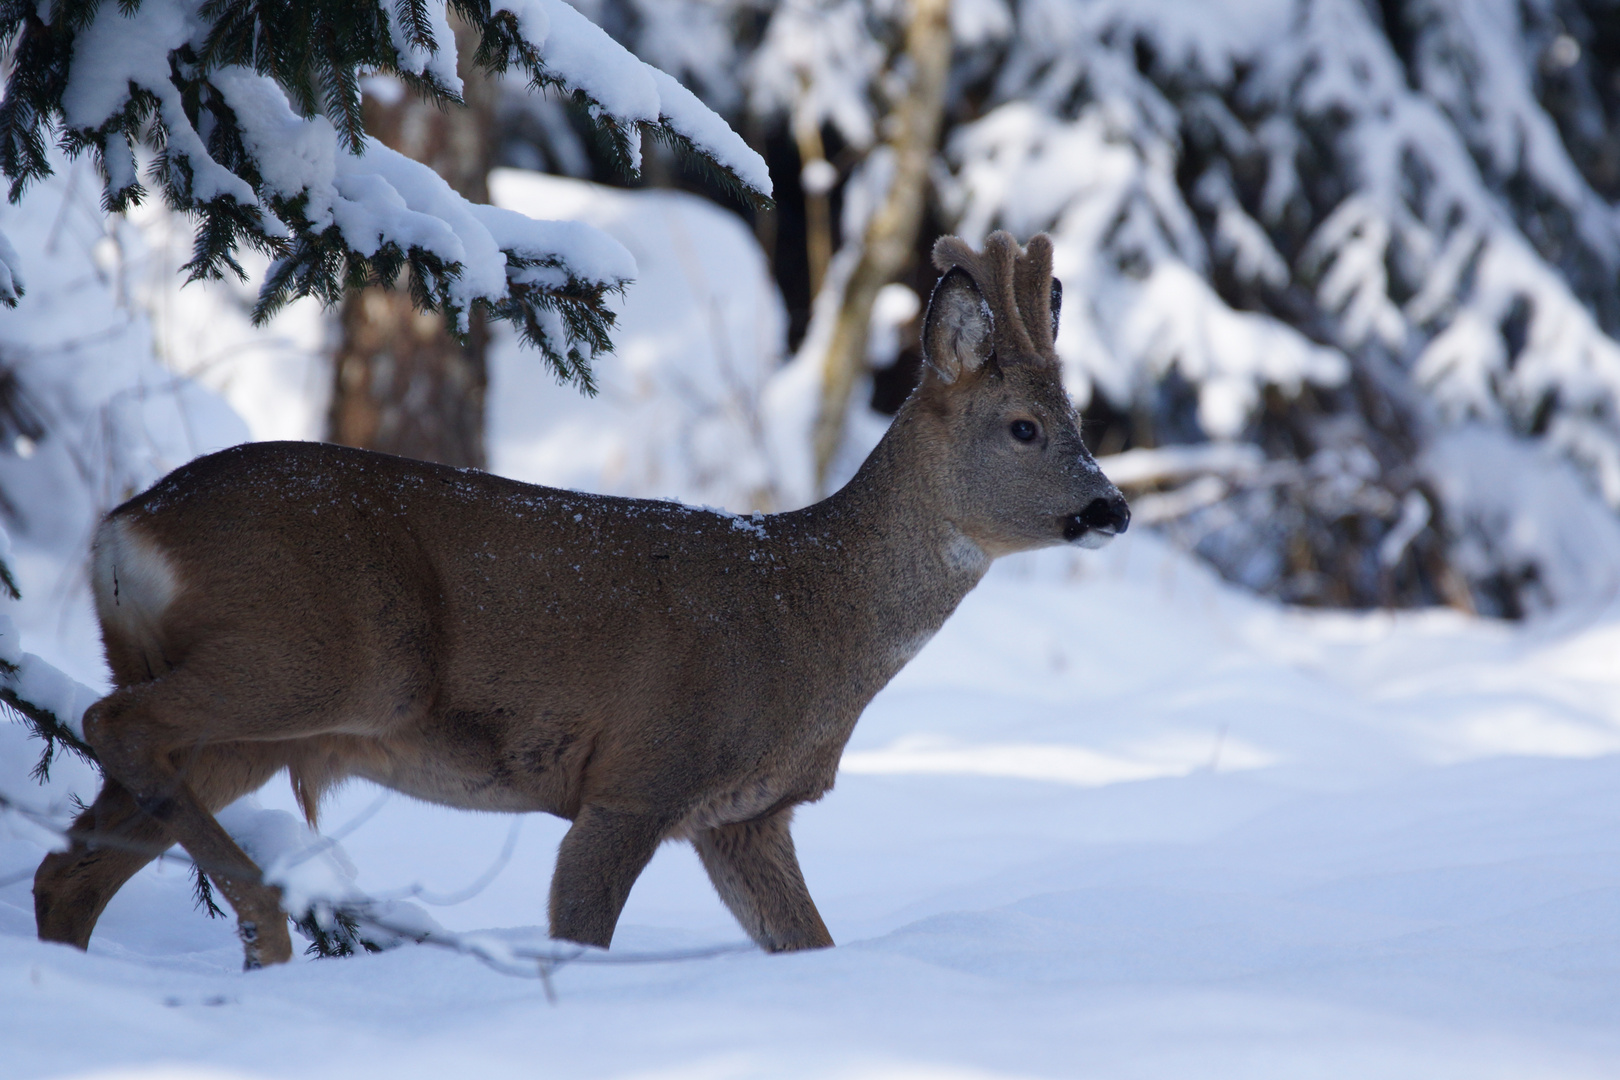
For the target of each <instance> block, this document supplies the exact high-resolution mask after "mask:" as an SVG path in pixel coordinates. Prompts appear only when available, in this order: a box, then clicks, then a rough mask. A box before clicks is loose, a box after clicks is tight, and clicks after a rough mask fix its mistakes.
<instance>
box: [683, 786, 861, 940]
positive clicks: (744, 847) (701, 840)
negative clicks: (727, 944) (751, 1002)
mask: <svg viewBox="0 0 1620 1080" xmlns="http://www.w3.org/2000/svg"><path fill="white" fill-rule="evenodd" d="M792 820H793V810H792V808H791V807H790V808H788V809H785V810H778V811H777V812H775V813H773V814H768V815H766V816H765V817H762V818H755V819H754V820H753V821H743V822H739V823H737V824H735V825H721V826H719V827H718V828H714V829H704V830H703V831H701V832H699V833H697V834H696V835H695V836H694V837H693V838H692V846H693V847H695V848H697V853H698V858H700V859H702V860H703V868H704V869H705V870H707V871H708V872H709V880H710V881H712V882H714V887H715V891H717V892H718V893H719V894H720V899H721V900H724V901H725V904H726V907H728V908H730V909H731V913H732V914H733V915H735V916H736V917H737V921H738V922H740V923H742V926H743V929H744V930H746V931H748V936H749V937H751V938H753V939H754V940H755V941H756V942H758V943H759V946H760V948H762V949H764V950H766V951H767V952H791V951H793V950H795V949H825V948H828V947H830V946H831V945H832V943H833V939H832V935H831V934H829V933H828V932H827V924H826V923H824V922H822V921H821V913H820V912H818V911H817V910H816V903H815V901H814V900H812V899H810V890H809V889H808V888H806V887H805V884H804V874H803V872H802V871H800V869H799V857H798V855H796V854H795V853H794V851H793V836H792V834H791V833H789V832H788V826H789V825H790V824H791V823H792Z"/></svg>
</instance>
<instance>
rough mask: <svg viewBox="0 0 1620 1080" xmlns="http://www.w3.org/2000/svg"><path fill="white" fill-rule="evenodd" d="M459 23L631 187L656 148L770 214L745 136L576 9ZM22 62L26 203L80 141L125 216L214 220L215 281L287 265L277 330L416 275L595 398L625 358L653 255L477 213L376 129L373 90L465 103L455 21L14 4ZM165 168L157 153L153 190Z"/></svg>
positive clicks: (411, 11) (17, 182) (7, 157)
mask: <svg viewBox="0 0 1620 1080" xmlns="http://www.w3.org/2000/svg"><path fill="white" fill-rule="evenodd" d="M449 6H450V7H452V8H453V9H454V12H455V14H456V15H457V16H459V17H460V18H462V19H464V20H466V21H467V22H468V23H469V24H470V25H471V26H472V27H474V28H475V29H476V31H477V33H478V37H479V44H478V46H477V48H476V50H475V52H474V55H473V57H472V60H473V62H474V63H476V64H478V65H479V66H480V67H482V68H484V69H485V70H487V71H490V72H492V73H495V74H503V73H507V72H517V73H521V74H522V75H524V76H526V77H527V78H528V80H529V82H530V83H531V85H532V86H533V88H534V89H535V90H536V91H539V90H542V89H549V90H552V91H554V92H560V93H563V94H567V95H570V96H571V97H572V98H573V99H574V100H575V101H576V102H577V103H579V104H580V105H582V106H583V107H584V111H585V113H586V114H587V115H589V116H590V117H591V119H592V121H593V122H594V123H595V124H596V125H597V126H598V128H599V129H600V131H601V132H602V134H603V135H604V136H605V141H606V143H607V144H608V145H609V146H610V147H611V148H612V151H613V152H614V153H615V154H616V155H617V156H618V158H619V159H620V160H621V162H622V163H623V165H624V167H625V168H626V169H627V170H629V171H631V172H635V171H637V170H639V168H640V164H641V139H642V136H643V134H647V135H650V136H652V137H654V138H658V139H662V140H664V141H666V142H668V143H670V144H672V145H674V146H675V147H676V148H678V149H680V150H683V151H685V152H687V153H688V154H689V155H690V156H691V158H692V159H693V160H694V161H696V162H698V163H699V164H700V166H701V167H705V168H707V169H708V170H709V171H711V172H712V173H713V175H714V176H715V177H716V178H717V179H719V180H720V181H721V182H722V183H725V184H727V185H729V186H730V187H731V188H732V189H733V190H734V191H735V192H736V193H737V194H738V195H739V196H742V197H746V198H752V199H755V200H759V201H765V200H767V199H768V197H769V194H770V190H771V189H770V179H769V175H768V173H767V171H766V168H765V163H764V161H763V160H762V159H760V158H759V156H758V155H757V154H755V153H754V152H753V151H751V150H750V149H749V148H748V147H747V145H746V144H745V143H744V142H743V141H742V139H741V138H740V137H738V136H737V135H736V133H735V132H733V131H732V130H731V129H730V128H729V127H727V125H726V124H725V122H724V121H722V120H721V119H720V118H719V117H718V116H716V115H715V114H714V113H713V112H711V111H710V110H709V109H708V108H707V107H706V106H704V105H702V104H701V103H700V102H699V101H698V100H697V98H696V97H694V96H693V95H692V94H691V93H690V92H689V91H687V90H686V89H685V88H684V87H682V86H681V85H680V84H679V83H677V82H676V81H675V80H674V79H673V78H671V77H670V76H668V75H666V74H664V73H663V72H661V71H658V70H657V69H655V68H652V67H650V66H648V65H646V64H644V63H643V62H642V61H640V60H638V59H637V58H636V57H634V56H633V55H632V54H631V53H629V52H627V51H626V50H625V49H624V48H623V47H621V46H620V45H618V44H617V43H616V42H614V41H613V40H612V39H611V38H610V37H608V36H607V34H605V33H604V32H603V31H602V30H600V29H599V28H598V27H597V26H595V25H594V24H593V23H591V22H590V21H589V20H587V19H586V18H585V17H584V16H582V15H580V14H579V13H578V12H577V11H575V10H574V9H573V8H571V7H569V6H568V5H567V4H565V3H563V2H562V0H495V2H494V3H491V2H490V0H451V3H450V5H449ZM8 46H9V47H10V49H11V56H12V60H11V71H10V76H9V78H8V81H7V85H6V90H5V97H4V100H3V101H0V172H3V173H4V174H5V176H6V177H7V178H8V179H9V181H10V185H11V187H10V197H11V199H12V201H13V202H15V201H17V200H18V199H19V198H20V197H21V194H22V192H23V190H24V189H25V188H26V186H27V185H28V184H29V183H30V182H31V181H33V180H36V179H39V178H41V177H44V176H47V175H49V174H50V172H51V165H50V161H49V152H48V142H47V140H48V136H49V135H51V134H52V133H53V132H59V142H60V144H61V146H62V148H63V149H64V150H65V151H66V152H67V153H68V154H69V155H78V154H82V153H84V152H86V151H88V152H90V153H91V155H92V156H93V157H94V159H95V160H96V162H97V164H98V166H99V167H100V169H101V173H102V177H103V180H104V184H105V187H104V193H103V202H104V205H105V206H106V208H107V209H109V210H112V211H118V210H123V209H125V208H126V207H128V206H130V205H132V204H134V203H136V202H138V201H140V200H141V199H142V198H144V197H145V195H146V184H150V185H152V186H154V187H156V188H158V189H160V190H161V191H162V193H163V195H164V197H165V198H166V199H167V201H168V202H169V204H170V205H171V206H174V207H176V208H178V209H183V210H186V211H189V212H191V213H193V214H194V215H195V216H196V218H197V222H198V225H197V234H196V243H195V247H194V250H193V255H192V258H191V260H190V261H189V262H188V263H187V264H186V266H185V267H184V269H185V270H186V271H187V273H188V274H189V275H190V278H191V279H193V280H195V279H214V278H220V277H223V276H224V275H225V274H227V273H231V274H236V275H238V276H239V277H240V276H243V274H244V271H243V269H242V267H241V264H240V263H239V261H238V259H237V257H236V254H237V252H238V251H239V250H240V249H241V248H242V247H243V246H244V245H246V246H247V247H249V248H252V249H257V250H260V251H262V252H265V253H267V254H269V255H271V256H272V257H273V258H274V260H275V261H274V263H273V265H272V267H271V270H270V272H269V274H268V275H267V277H266V279H265V281H264V283H263V287H262V289H261V291H260V295H259V301H258V305H257V307H256V309H255V318H256V319H258V320H260V321H263V320H264V319H267V318H268V317H269V316H270V315H272V314H273V313H274V312H275V311H276V310H278V309H279V308H280V307H282V306H283V305H285V304H286V303H287V302H289V301H290V300H292V299H295V298H297V297H301V296H307V295H314V296H317V297H319V298H321V299H322V300H323V301H324V302H326V303H333V302H336V301H337V300H338V299H339V298H340V297H341V296H342V294H343V292H344V290H345V289H347V288H350V287H354V286H358V285H361V284H365V283H367V282H369V281H382V282H393V281H394V280H396V279H397V278H398V276H399V275H400V274H401V273H402V272H404V271H405V270H406V269H407V268H408V269H409V271H410V281H411V287H412V291H413V294H414V296H415V299H416V302H417V303H418V304H419V305H420V306H421V307H423V308H425V309H427V308H435V309H439V310H442V311H443V312H444V313H445V315H446V317H447V319H448V321H449V323H450V325H451V326H452V327H453V328H454V329H455V330H456V331H457V332H460V333H465V332H466V331H467V329H468V326H469V322H468V318H469V313H470V312H471V311H472V310H474V309H475V308H483V309H485V310H487V311H488V312H489V313H490V314H492V315H494V316H495V317H497V318H504V319H507V320H510V321H511V322H513V323H514V324H516V325H517V326H518V328H519V332H520V334H521V336H522V337H523V338H524V340H526V341H528V342H529V343H530V344H532V345H534V346H535V347H537V348H538V349H539V350H540V351H541V352H542V354H543V355H544V356H545V358H546V360H547V362H548V364H549V365H550V366H551V367H552V369H553V370H554V371H555V372H556V373H557V374H558V375H559V377H563V378H568V379H572V380H575V381H576V382H578V383H579V384H580V385H581V386H583V387H585V388H587V389H589V388H590V386H591V382H590V362H591V358H592V357H593V356H594V355H595V354H596V353H598V352H601V351H603V350H604V349H607V348H609V347H610V344H611V342H610V339H609V333H610V331H611V329H612V326H613V322H614V319H613V314H612V312H611V311H609V310H608V309H607V307H606V306H605V299H606V296H607V294H608V293H610V292H613V291H616V290H619V289H622V288H623V287H624V285H625V284H626V283H627V282H628V281H629V280H630V279H631V278H632V277H633V276H634V275H635V262H634V260H633V259H632V258H631V256H630V254H629V252H628V251H626V250H625V249H624V248H623V247H622V246H621V245H620V244H618V243H617V242H616V241H614V240H612V239H610V238H609V237H607V236H606V235H605V234H603V233H601V232H599V231H597V230H596V229H593V228H590V227H588V226H584V225H581V224H578V223H569V222H543V221H535V220H532V219H530V218H527V217H524V216H522V215H519V214H514V213H511V212H509V211H503V210H499V209H496V208H494V207H490V206H483V205H475V204H472V203H469V202H468V201H466V200H465V199H463V198H462V197H461V196H459V195H458V194H456V193H455V192H454V191H453V190H452V189H451V188H450V186H449V185H448V184H447V183H445V181H444V180H442V179H441V178H440V177H439V176H438V175H437V174H435V173H434V172H433V171H432V170H431V169H429V168H427V167H426V166H424V165H421V164H419V163H417V162H414V161H412V160H410V159H408V158H406V157H403V156H402V155H400V154H398V153H395V152H394V151H391V150H389V149H387V148H386V147H384V146H382V145H381V144H379V143H377V142H376V141H375V140H373V139H371V138H370V137H369V136H367V135H366V134H365V131H364V129H363V127H362V124H361V114H360V96H361V91H360V82H361V78H362V76H364V75H367V74H387V75H392V76H395V77H397V78H399V79H400V80H402V81H403V82H404V83H405V84H406V85H407V86H408V87H409V88H411V89H412V90H413V91H415V92H417V93H421V94H423V95H425V96H427V97H429V98H431V99H434V100H437V101H440V102H442V103H445V104H446V105H453V104H456V103H458V102H459V100H460V94H461V89H462V84H461V81H460V79H459V78H458V76H457V74H456V71H457V69H456V60H457V56H456V48H455V39H454V35H453V34H452V32H451V29H450V24H449V10H448V9H447V5H446V0H398V2H385V0H361V2H354V0H302V2H298V3H290V4H288V3H282V4H270V3H265V2H262V0H132V2H125V3H119V4H110V3H97V2H95V0H60V2H58V3H54V4H51V5H39V4H36V3H33V2H32V0H0V47H8ZM142 149H144V150H146V151H149V152H151V153H152V154H153V155H154V156H153V159H152V164H151V165H150V167H149V168H148V170H147V175H146V184H143V182H142V179H141V176H140V175H139V169H138V168H137V156H136V152H137V150H142ZM14 255H15V252H12V251H11V250H10V248H9V247H8V246H4V245H0V302H5V303H14V302H15V298H16V296H17V295H18V293H19V292H20V274H19V273H18V260H17V259H15V258H13V257H12V256H14Z"/></svg>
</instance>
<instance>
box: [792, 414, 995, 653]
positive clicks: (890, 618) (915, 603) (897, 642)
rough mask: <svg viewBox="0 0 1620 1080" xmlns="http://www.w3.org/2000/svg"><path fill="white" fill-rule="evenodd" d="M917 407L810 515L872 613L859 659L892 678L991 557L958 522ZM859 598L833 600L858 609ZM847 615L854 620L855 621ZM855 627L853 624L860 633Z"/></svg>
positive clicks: (858, 639) (865, 620)
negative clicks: (853, 601)
mask: <svg viewBox="0 0 1620 1080" xmlns="http://www.w3.org/2000/svg"><path fill="white" fill-rule="evenodd" d="M913 404H914V403H911V402H908V403H907V405H906V407H904V408H903V409H902V410H901V412H900V414H899V415H898V416H896V417H895V420H894V423H893V424H891V425H890V427H889V430H888V432H887V433H885V435H884V437H883V439H882V441H881V442H879V443H878V446H877V448H876V449H874V450H873V451H872V453H871V455H870V456H869V457H868V458H867V459H866V462H865V463H864V464H863V465H862V466H861V468H860V471H859V472H857V473H856V475H855V477H854V479H852V480H851V481H850V482H849V483H848V484H846V485H845V486H844V487H843V488H842V489H840V490H839V491H838V492H837V493H836V494H834V495H832V496H831V497H830V498H828V499H827V500H825V501H824V502H822V503H819V504H817V506H815V507H812V508H811V511H812V512H813V513H814V514H815V516H816V518H818V519H819V520H818V522H817V524H818V525H819V526H820V527H821V528H823V529H824V530H825V532H826V534H827V535H829V538H833V539H835V540H836V549H837V552H838V554H837V558H838V561H839V563H840V564H841V565H840V567H839V570H840V573H839V574H838V577H839V578H841V579H842V580H843V581H844V582H847V583H848V585H849V586H850V587H852V588H853V589H854V590H856V597H858V600H859V601H860V603H859V606H860V608H861V609H862V611H863V615H862V616H861V617H860V618H859V619H858V621H859V622H860V623H861V624H862V625H861V627H860V631H861V632H859V633H856V634H854V635H852V637H853V639H854V643H855V644H856V649H857V650H858V655H857V656H854V657H851V658H850V659H852V660H855V661H856V662H857V663H860V664H862V665H863V666H865V665H872V666H873V668H874V670H873V672H872V673H873V674H874V675H875V676H876V677H877V678H878V680H879V684H880V685H881V683H883V682H887V681H888V679H889V678H891V677H892V676H893V675H894V673H895V672H897V671H898V670H899V669H900V668H901V667H902V666H903V665H904V664H905V663H906V661H907V660H910V659H911V657H912V656H914V655H915V654H916V652H917V651H918V650H919V649H921V648H922V646H923V645H924V644H926V643H927V641H928V639H929V638H931V637H933V635H934V633H935V632H936V631H938V630H939V628H940V627H941V626H943V625H944V623H945V620H946V619H947V618H949V617H950V614H951V612H953V611H955V610H956V607H957V605H958V604H960V603H961V601H962V598H963V597H965V596H966V595H967V594H968V592H969V591H970V590H972V588H973V587H974V586H975V585H977V584H978V583H979V580H980V579H981V578H983V577H984V574H985V572H986V571H987V570H988V569H989V568H990V561H991V559H990V556H989V555H988V554H986V553H985V551H984V549H983V548H981V547H980V546H979V545H978V544H976V543H974V542H973V541H972V540H971V539H970V538H969V537H968V536H967V535H966V534H964V533H963V532H962V530H961V529H960V528H959V527H958V526H957V524H956V523H955V522H954V521H952V520H951V516H950V502H949V500H948V498H947V497H946V491H945V479H944V477H943V475H942V474H941V471H940V469H939V468H938V459H937V457H935V456H934V455H933V454H931V451H940V450H942V449H943V448H941V447H935V446H932V445H931V442H932V440H930V439H928V438H927V434H926V430H925V428H926V419H925V418H923V417H920V416H918V415H917V414H916V412H915V410H914V409H913ZM850 599H851V597H850V596H849V595H848V594H846V595H844V596H838V595H830V596H828V597H827V600H828V602H829V603H830V604H834V605H837V606H838V608H839V609H840V610H841V611H845V612H847V611H848V610H849V601H850ZM846 617H847V616H846ZM852 629H853V628H852Z"/></svg>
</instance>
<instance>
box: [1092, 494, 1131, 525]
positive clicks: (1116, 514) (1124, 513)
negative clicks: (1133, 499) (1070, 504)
mask: <svg viewBox="0 0 1620 1080" xmlns="http://www.w3.org/2000/svg"><path fill="white" fill-rule="evenodd" d="M1080 522H1081V524H1083V525H1085V526H1086V527H1087V528H1089V529H1097V530H1100V531H1101V532H1111V533H1116V534H1117V533H1122V532H1124V531H1125V530H1126V529H1128V528H1130V525H1131V508H1130V507H1129V506H1127V505H1125V497H1124V496H1123V495H1109V496H1106V497H1099V498H1096V499H1092V500H1091V503H1090V505H1088V506H1087V507H1086V508H1085V509H1084V510H1082V511H1080Z"/></svg>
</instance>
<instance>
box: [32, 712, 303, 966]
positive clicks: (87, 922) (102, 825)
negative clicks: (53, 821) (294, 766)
mask: <svg viewBox="0 0 1620 1080" xmlns="http://www.w3.org/2000/svg"><path fill="white" fill-rule="evenodd" d="M176 757H177V758H178V760H176V761H175V762H174V764H175V765H176V767H177V769H178V770H179V772H180V773H181V775H182V776H184V777H185V780H186V783H187V784H188V785H189V786H190V787H191V789H192V790H193V791H194V792H196V793H197V797H198V799H199V800H201V801H202V803H203V805H204V806H206V807H207V808H208V810H209V811H210V812H212V811H215V810H218V809H219V808H221V807H223V806H226V805H229V804H230V803H232V802H234V801H236V800H237V799H239V798H241V797H242V796H243V795H246V794H248V793H249V792H252V791H256V790H258V789H259V788H260V787H262V786H263V785H264V782H265V781H266V780H268V779H269V778H270V777H271V776H272V775H274V774H275V772H276V771H277V770H278V769H280V768H281V766H282V764H283V763H284V762H283V760H282V759H283V758H284V757H285V755H284V754H282V753H279V752H278V748H277V747H275V746H274V744H268V743H251V744H240V743H239V744H235V745H231V746H213V747H203V748H202V749H200V750H199V751H197V752H196V753H182V754H180V755H176ZM68 835H69V837H70V840H71V844H72V846H71V847H70V848H69V849H68V850H67V851H60V852H52V853H51V854H49V855H47V856H45V860H44V861H43V862H41V863H40V864H39V870H38V871H37V872H36V873H35V874H34V921H35V925H36V926H37V927H38V929H39V937H40V940H42V941H60V942H63V943H65V944H68V945H76V946H78V947H79V948H81V949H84V948H88V947H89V944H90V935H91V934H92V933H93V932H94V930H95V927H96V922H97V921H98V920H99V919H100V918H101V913H102V912H103V911H105V910H106V907H107V904H108V903H109V902H110V901H111V900H112V898H113V896H115V895H116V894H117V892H118V890H119V889H121V888H123V886H124V883H125V882H127V881H128V880H129V879H130V878H132V877H134V876H135V874H136V872H137V871H139V870H140V869H141V867H143V866H145V865H146V864H147V863H149V862H151V861H152V860H153V859H155V858H156V857H157V856H158V855H159V854H161V853H162V852H164V851H166V850H167V849H168V848H169V846H170V845H171V844H173V843H174V838H173V837H172V836H171V835H170V834H169V831H168V829H166V828H164V827H163V825H162V823H161V822H159V821H158V820H157V819H155V818H152V817H149V816H148V815H146V814H143V813H142V812H141V808H140V806H139V805H138V804H137V803H136V801H135V798H134V797H133V796H132V795H130V793H129V791H128V790H127V789H126V788H125V787H124V786H123V785H122V784H120V783H119V782H118V781H117V780H114V779H112V778H110V777H109V778H108V779H107V780H105V781H104V782H103V784H102V787H101V794H99V795H97V796H96V801H95V802H94V803H93V804H91V806H90V807H89V808H88V809H86V810H85V812H84V813H82V814H80V815H79V816H78V818H77V819H76V820H75V821H74V822H73V826H72V828H71V829H70V830H69V831H68Z"/></svg>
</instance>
